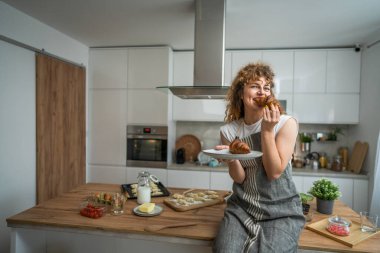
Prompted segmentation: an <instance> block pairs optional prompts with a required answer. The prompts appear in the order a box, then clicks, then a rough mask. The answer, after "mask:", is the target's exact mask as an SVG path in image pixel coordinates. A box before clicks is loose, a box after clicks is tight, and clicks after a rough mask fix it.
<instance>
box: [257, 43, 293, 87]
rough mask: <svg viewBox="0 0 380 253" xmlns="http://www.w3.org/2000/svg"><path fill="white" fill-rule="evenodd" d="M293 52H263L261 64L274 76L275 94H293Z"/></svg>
mask: <svg viewBox="0 0 380 253" xmlns="http://www.w3.org/2000/svg"><path fill="white" fill-rule="evenodd" d="M293 58H294V52H293V51H290V50H288V51H287V50H281V51H280V50H278V51H263V62H265V63H267V64H269V65H270V66H271V67H272V69H273V72H274V74H275V94H282V93H290V94H292V93H293V71H294V67H293V66H294V64H293Z"/></svg>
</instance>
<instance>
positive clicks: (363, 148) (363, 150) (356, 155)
mask: <svg viewBox="0 0 380 253" xmlns="http://www.w3.org/2000/svg"><path fill="white" fill-rule="evenodd" d="M367 151H368V143H367V142H361V141H357V142H355V145H354V149H353V150H352V154H351V158H350V160H349V163H348V171H352V172H354V173H360V171H361V169H362V166H363V162H364V159H365V157H366V155H367Z"/></svg>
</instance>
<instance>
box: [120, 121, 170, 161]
mask: <svg viewBox="0 0 380 253" xmlns="http://www.w3.org/2000/svg"><path fill="white" fill-rule="evenodd" d="M167 146H168V127H167V126H143V125H128V126H127V166H134V167H153V168H166V166H167Z"/></svg>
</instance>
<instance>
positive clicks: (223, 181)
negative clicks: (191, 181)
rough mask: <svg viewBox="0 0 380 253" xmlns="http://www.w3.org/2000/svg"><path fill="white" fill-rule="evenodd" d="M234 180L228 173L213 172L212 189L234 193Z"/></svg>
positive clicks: (211, 178) (211, 175) (211, 176)
mask: <svg viewBox="0 0 380 253" xmlns="http://www.w3.org/2000/svg"><path fill="white" fill-rule="evenodd" d="M233 182H234V181H233V180H232V178H231V176H230V174H229V173H228V172H225V171H220V172H219V171H211V174H210V189H212V190H224V191H232V184H233Z"/></svg>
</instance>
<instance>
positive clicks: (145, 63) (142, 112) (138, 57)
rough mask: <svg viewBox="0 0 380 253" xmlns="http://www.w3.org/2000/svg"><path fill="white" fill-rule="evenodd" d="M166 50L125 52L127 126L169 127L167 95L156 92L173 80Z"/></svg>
mask: <svg viewBox="0 0 380 253" xmlns="http://www.w3.org/2000/svg"><path fill="white" fill-rule="evenodd" d="M171 70H172V51H171V49H170V48H169V47H153V48H129V49H128V99H127V100H128V107H127V108H128V124H153V125H167V124H168V100H169V98H168V95H167V94H165V93H163V92H161V91H159V90H158V89H156V87H157V86H167V85H170V84H171V81H172V71H171Z"/></svg>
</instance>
